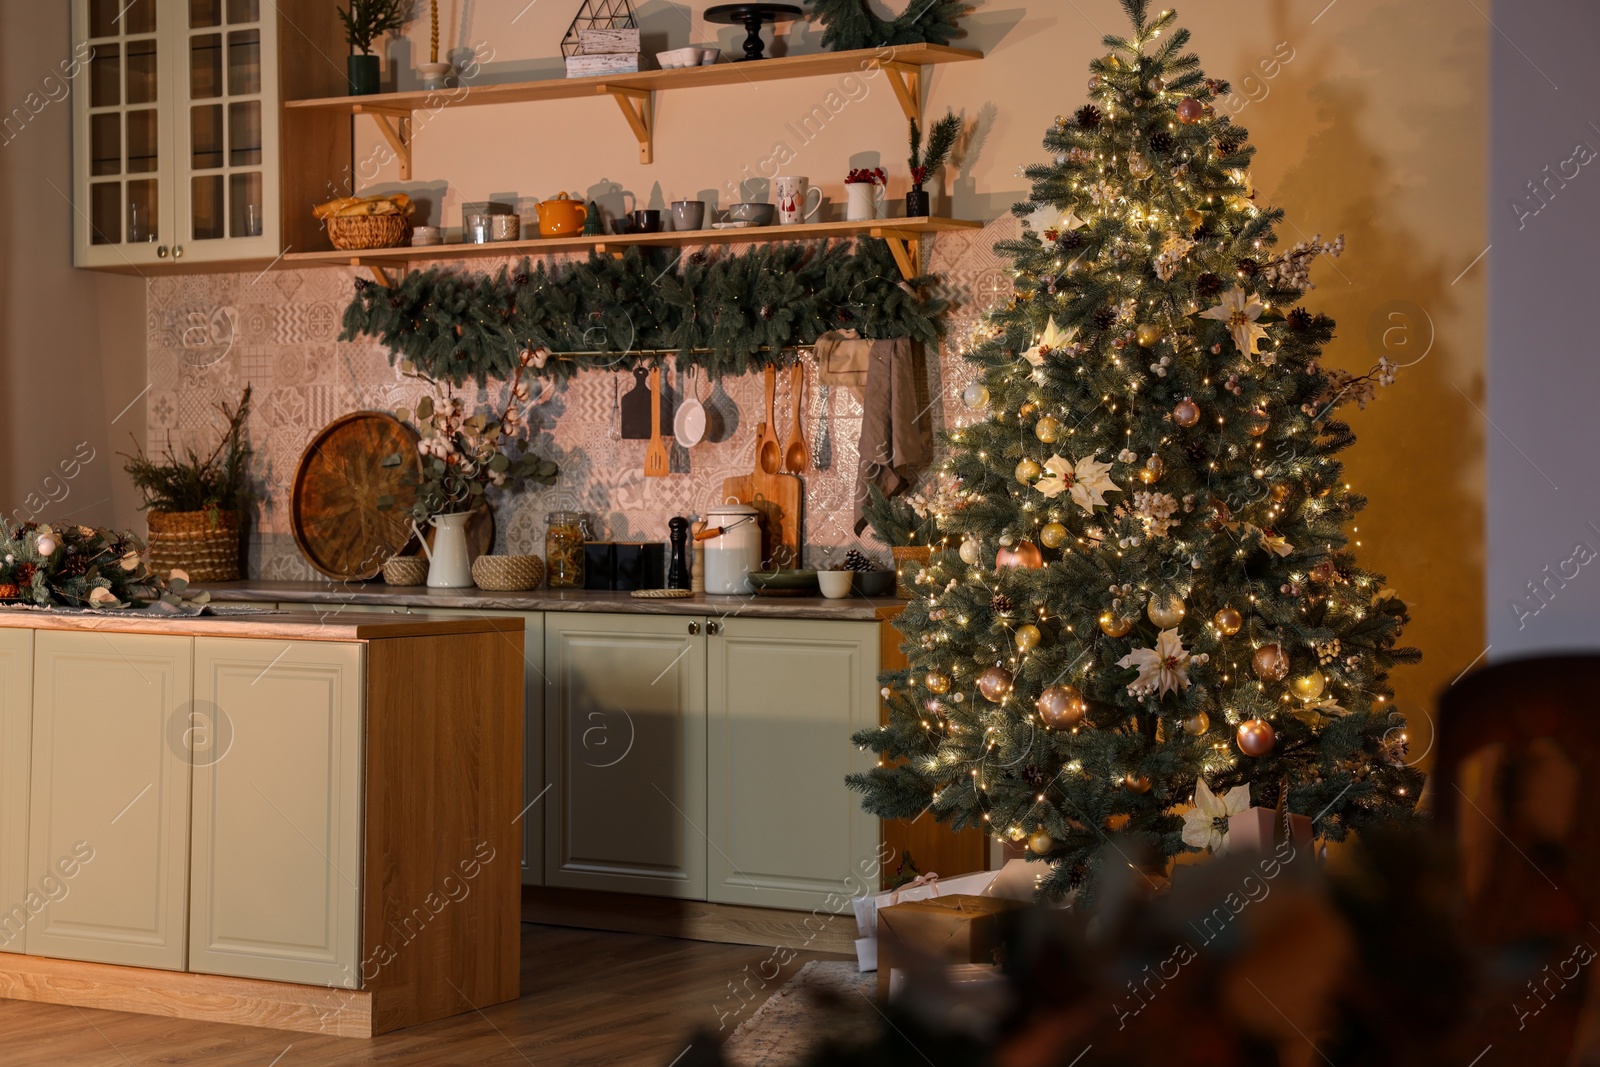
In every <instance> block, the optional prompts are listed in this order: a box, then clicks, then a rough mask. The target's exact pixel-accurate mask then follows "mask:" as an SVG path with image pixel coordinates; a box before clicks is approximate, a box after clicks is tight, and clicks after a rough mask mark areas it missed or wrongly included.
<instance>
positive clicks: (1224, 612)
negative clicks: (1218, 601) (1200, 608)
mask: <svg viewBox="0 0 1600 1067" xmlns="http://www.w3.org/2000/svg"><path fill="white" fill-rule="evenodd" d="M1211 622H1212V624H1213V625H1215V626H1216V628H1217V632H1218V633H1220V634H1221V635H1222V636H1223V637H1232V636H1233V635H1234V634H1236V633H1238V632H1239V631H1240V630H1241V629H1243V628H1244V616H1243V615H1240V614H1239V613H1238V612H1237V611H1236V610H1234V609H1233V608H1222V609H1221V610H1219V611H1218V612H1217V613H1216V614H1215V615H1213V616H1211Z"/></svg>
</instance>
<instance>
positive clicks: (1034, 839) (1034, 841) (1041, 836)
mask: <svg viewBox="0 0 1600 1067" xmlns="http://www.w3.org/2000/svg"><path fill="white" fill-rule="evenodd" d="M1055 847H1056V841H1055V838H1053V837H1051V836H1050V835H1049V834H1047V833H1045V832H1044V831H1043V830H1038V831H1036V832H1034V833H1031V834H1029V835H1028V848H1029V849H1030V850H1031V851H1032V852H1033V854H1034V855H1035V856H1045V855H1048V854H1049V852H1050V850H1051V849H1053V848H1055Z"/></svg>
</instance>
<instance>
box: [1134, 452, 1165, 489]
mask: <svg viewBox="0 0 1600 1067" xmlns="http://www.w3.org/2000/svg"><path fill="white" fill-rule="evenodd" d="M1166 472H1167V465H1166V463H1165V461H1163V460H1162V458H1161V457H1160V456H1151V457H1150V458H1149V459H1147V460H1145V461H1144V466H1142V467H1140V468H1139V480H1140V481H1141V482H1143V483H1144V484H1145V485H1154V484H1156V483H1157V482H1159V481H1160V480H1161V476H1162V475H1163V474H1165V473H1166Z"/></svg>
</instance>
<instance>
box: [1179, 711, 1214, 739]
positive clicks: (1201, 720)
mask: <svg viewBox="0 0 1600 1067" xmlns="http://www.w3.org/2000/svg"><path fill="white" fill-rule="evenodd" d="M1209 729H1211V716H1209V715H1207V714H1206V713H1205V712H1203V711H1197V712H1195V713H1194V714H1193V715H1191V716H1189V717H1188V718H1187V719H1184V720H1183V732H1184V733H1186V734H1188V735H1189V736H1190V737H1199V736H1200V735H1201V734H1203V733H1205V732H1206V731H1207V730H1209Z"/></svg>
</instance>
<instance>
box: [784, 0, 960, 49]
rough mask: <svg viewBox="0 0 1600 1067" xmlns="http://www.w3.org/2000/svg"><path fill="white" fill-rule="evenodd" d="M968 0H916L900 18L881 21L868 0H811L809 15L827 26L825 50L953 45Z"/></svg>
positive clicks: (823, 37) (823, 40)
mask: <svg viewBox="0 0 1600 1067" xmlns="http://www.w3.org/2000/svg"><path fill="white" fill-rule="evenodd" d="M968 10H969V9H968V7H967V5H966V3H965V2H964V0H912V2H911V4H910V6H909V7H907V8H906V11H905V13H904V14H903V15H901V16H900V17H899V18H893V19H880V18H879V17H878V16H876V15H874V14H873V13H872V9H871V7H870V6H869V5H868V0H811V3H810V11H809V13H808V14H809V16H810V18H811V19H812V20H813V21H815V22H821V23H822V24H823V25H824V26H825V27H826V29H825V32H824V33H823V35H822V47H824V48H827V49H831V50H832V51H835V52H848V51H852V50H854V49H858V48H884V47H887V46H892V45H901V44H949V43H950V38H952V37H954V36H955V35H956V32H957V29H958V27H957V25H956V19H958V18H960V17H961V16H962V15H964V14H966V13H967V11H968Z"/></svg>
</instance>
